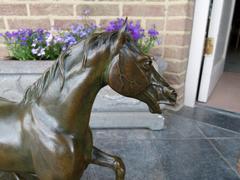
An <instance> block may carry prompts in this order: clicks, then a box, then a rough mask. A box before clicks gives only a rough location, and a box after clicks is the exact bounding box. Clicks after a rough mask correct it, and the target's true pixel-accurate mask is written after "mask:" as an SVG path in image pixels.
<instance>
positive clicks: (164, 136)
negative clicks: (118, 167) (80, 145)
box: [82, 107, 240, 180]
mask: <svg viewBox="0 0 240 180" xmlns="http://www.w3.org/2000/svg"><path fill="white" fill-rule="evenodd" d="M166 117H167V124H166V126H167V128H166V129H165V130H161V131H150V130H146V129H131V130H127V129H111V130H110V129H109V130H94V141H95V145H96V146H97V147H99V148H101V149H103V150H104V151H106V152H109V153H112V154H116V155H119V156H121V157H122V158H123V160H124V162H125V165H126V169H127V173H126V180H203V179H204V180H235V179H240V174H238V173H237V171H236V162H237V158H239V157H240V115H238V114H233V113H229V112H220V111H216V110H213V109H209V108H205V107H198V108H195V109H191V108H186V107H184V108H183V109H182V110H181V111H179V112H175V113H172V112H167V113H166ZM109 118H111V117H109ZM82 179H83V180H113V179H114V173H113V172H112V171H111V170H109V169H106V168H103V167H97V166H94V165H90V166H89V167H88V169H87V171H86V172H85V174H84V176H83V177H82Z"/></svg>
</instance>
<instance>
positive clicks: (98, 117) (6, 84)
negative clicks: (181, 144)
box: [0, 60, 164, 129]
mask: <svg viewBox="0 0 240 180" xmlns="http://www.w3.org/2000/svg"><path fill="white" fill-rule="evenodd" d="M53 62H54V61H13V60H0V85H1V88H0V97H4V98H7V99H10V100H12V101H17V102H18V101H20V100H21V99H22V98H23V95H24V92H25V90H26V89H27V87H28V86H29V85H31V84H32V83H33V82H34V81H36V80H37V79H38V78H39V77H40V76H41V74H42V73H43V72H44V71H45V70H46V69H47V68H48V67H50V66H51V65H52V63H53ZM93 112H94V113H93V118H92V122H91V126H92V127H148V128H151V129H161V128H163V122H164V121H163V118H162V117H160V118H158V116H157V115H151V114H150V113H149V112H148V107H147V106H146V105H145V104H144V103H142V102H140V101H138V100H135V99H132V98H127V97H123V96H121V95H119V94H117V93H116V92H114V91H113V90H111V88H110V87H108V86H107V87H104V88H103V89H102V90H101V91H100V92H99V94H98V96H97V98H96V100H95V103H94V106H93ZM110 112H111V114H109V116H108V117H107V118H106V114H107V113H110ZM114 112H121V113H114ZM122 112H125V113H122ZM143 117H144V118H143ZM111 119H112V120H111Z"/></svg>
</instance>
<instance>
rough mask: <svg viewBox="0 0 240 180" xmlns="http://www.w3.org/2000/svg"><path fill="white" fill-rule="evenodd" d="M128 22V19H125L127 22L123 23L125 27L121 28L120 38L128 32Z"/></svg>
mask: <svg viewBox="0 0 240 180" xmlns="http://www.w3.org/2000/svg"><path fill="white" fill-rule="evenodd" d="M127 20H128V18H127V17H126V18H125V21H124V23H123V26H122V27H121V29H120V30H119V31H118V36H122V35H123V34H124V32H126V31H127Z"/></svg>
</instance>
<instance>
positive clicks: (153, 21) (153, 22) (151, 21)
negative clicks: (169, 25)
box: [146, 19, 164, 31]
mask: <svg viewBox="0 0 240 180" xmlns="http://www.w3.org/2000/svg"><path fill="white" fill-rule="evenodd" d="M154 25H155V27H156V29H157V30H158V31H163V30H164V20H163V19H161V20H157V19H149V20H146V27H147V29H149V28H151V27H153V26H154Z"/></svg>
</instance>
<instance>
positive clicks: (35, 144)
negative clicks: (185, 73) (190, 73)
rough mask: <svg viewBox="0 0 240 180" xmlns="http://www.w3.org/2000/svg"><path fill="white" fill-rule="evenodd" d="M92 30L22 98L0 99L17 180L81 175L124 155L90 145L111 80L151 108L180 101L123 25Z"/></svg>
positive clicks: (1, 135) (0, 129) (4, 162)
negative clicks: (96, 107)
mask: <svg viewBox="0 0 240 180" xmlns="http://www.w3.org/2000/svg"><path fill="white" fill-rule="evenodd" d="M125 29H126V23H125V25H124V26H123V28H122V29H121V30H120V31H118V32H111V33H110V32H104V33H98V34H93V35H92V36H90V37H89V38H87V39H85V40H83V41H81V42H80V43H79V44H77V45H75V46H74V47H72V48H71V49H69V50H68V51H66V52H65V53H63V54H62V55H61V56H60V57H59V58H58V60H57V61H56V63H55V64H54V65H53V66H52V67H51V68H50V69H48V70H47V71H46V72H45V73H44V74H43V75H42V77H41V78H40V79H39V80H38V81H36V82H35V83H34V84H33V85H32V86H30V87H29V88H28V89H27V91H26V93H25V95H24V98H23V100H22V101H21V102H19V103H15V102H11V101H8V100H6V99H3V98H1V99H0V170H1V171H6V172H9V173H12V175H13V176H14V177H15V179H40V180H79V179H80V177H81V176H82V174H83V171H84V170H85V168H86V167H87V166H88V164H91V163H92V164H97V165H100V166H105V167H109V168H112V169H113V170H114V171H115V173H116V179H117V180H123V179H124V175H125V167H124V164H123V162H122V160H121V159H120V158H119V157H116V156H112V155H109V154H107V153H105V152H103V151H101V150H99V149H98V148H96V147H94V146H93V141H92V133H91V129H90V128H89V118H90V113H91V108H92V105H93V102H94V99H95V97H96V95H97V93H98V91H99V90H100V89H101V88H102V87H104V86H106V85H109V86H110V87H112V89H114V90H115V91H117V92H118V93H120V94H122V95H124V96H128V97H132V98H136V99H139V100H141V101H143V102H145V103H147V105H148V106H149V109H150V111H151V112H152V113H161V109H160V106H159V104H160V103H169V104H175V102H176V92H175V91H174V89H173V88H171V87H170V86H169V84H168V83H167V82H166V81H165V80H164V79H163V78H162V77H161V76H160V75H159V74H158V73H157V71H156V70H155V69H154V67H153V66H152V60H153V59H152V57H150V56H148V55H146V54H144V53H142V52H141V51H139V49H138V48H137V46H136V45H135V43H134V41H133V40H132V39H131V37H130V36H129V34H128V33H127V32H126V31H125Z"/></svg>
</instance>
